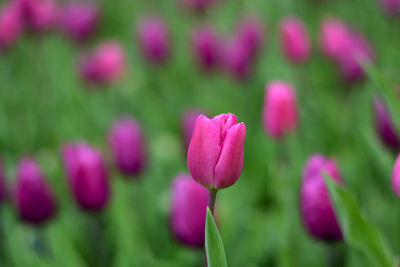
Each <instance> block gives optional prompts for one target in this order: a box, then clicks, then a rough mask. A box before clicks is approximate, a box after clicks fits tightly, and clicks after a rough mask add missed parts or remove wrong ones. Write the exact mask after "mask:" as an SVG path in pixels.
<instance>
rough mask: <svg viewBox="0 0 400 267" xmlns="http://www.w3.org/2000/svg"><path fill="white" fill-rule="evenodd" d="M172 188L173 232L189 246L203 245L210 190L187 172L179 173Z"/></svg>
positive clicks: (171, 220) (171, 221) (171, 219)
mask: <svg viewBox="0 0 400 267" xmlns="http://www.w3.org/2000/svg"><path fill="white" fill-rule="evenodd" d="M171 190H172V192H171V195H172V196H171V198H172V200H171V216H170V223H171V229H172V233H173V234H174V236H175V238H176V239H178V240H179V241H180V242H182V243H183V244H185V245H187V246H194V247H200V246H203V244H204V231H205V221H206V208H207V202H208V190H207V189H206V188H204V187H203V186H201V185H199V184H198V183H196V182H195V181H194V180H193V179H192V178H191V177H190V175H187V174H180V175H177V176H176V177H175V179H174V181H173V184H172V189H171Z"/></svg>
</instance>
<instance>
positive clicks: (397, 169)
mask: <svg viewBox="0 0 400 267" xmlns="http://www.w3.org/2000/svg"><path fill="white" fill-rule="evenodd" d="M392 188H393V191H394V192H395V193H396V195H397V196H399V197H400V155H399V156H398V157H397V159H396V162H395V163H394V167H393V171H392Z"/></svg>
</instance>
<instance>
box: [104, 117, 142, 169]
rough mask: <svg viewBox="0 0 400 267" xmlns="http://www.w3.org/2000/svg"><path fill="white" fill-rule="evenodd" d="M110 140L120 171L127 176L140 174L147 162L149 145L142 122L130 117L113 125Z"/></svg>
mask: <svg viewBox="0 0 400 267" xmlns="http://www.w3.org/2000/svg"><path fill="white" fill-rule="evenodd" d="M108 141H109V144H110V148H111V152H112V155H113V158H114V161H115V164H116V165H117V167H118V169H119V171H120V172H121V173H123V174H125V175H127V176H133V175H139V174H140V173H141V172H142V171H143V169H144V167H145V165H146V162H147V147H146V142H145V138H144V135H143V132H142V127H141V126H140V124H139V123H138V122H137V121H136V120H134V119H132V118H129V117H125V118H122V119H120V120H118V121H117V122H115V124H114V125H113V126H112V128H111V131H110V134H109V137H108Z"/></svg>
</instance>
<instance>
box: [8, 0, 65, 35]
mask: <svg viewBox="0 0 400 267" xmlns="http://www.w3.org/2000/svg"><path fill="white" fill-rule="evenodd" d="M16 1H19V3H20V7H21V9H22V14H23V18H24V21H25V24H26V26H27V27H28V28H29V29H30V30H32V31H35V32H42V31H46V30H49V29H52V28H53V27H54V26H55V24H56V20H57V15H58V7H57V5H56V2H55V1H54V0H16Z"/></svg>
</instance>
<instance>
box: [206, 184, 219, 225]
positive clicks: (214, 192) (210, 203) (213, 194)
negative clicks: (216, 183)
mask: <svg viewBox="0 0 400 267" xmlns="http://www.w3.org/2000/svg"><path fill="white" fill-rule="evenodd" d="M216 198H217V190H212V189H210V197H209V198H208V207H209V208H210V211H211V214H212V215H213V217H214V208H215V199H216ZM214 219H215V217H214Z"/></svg>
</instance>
